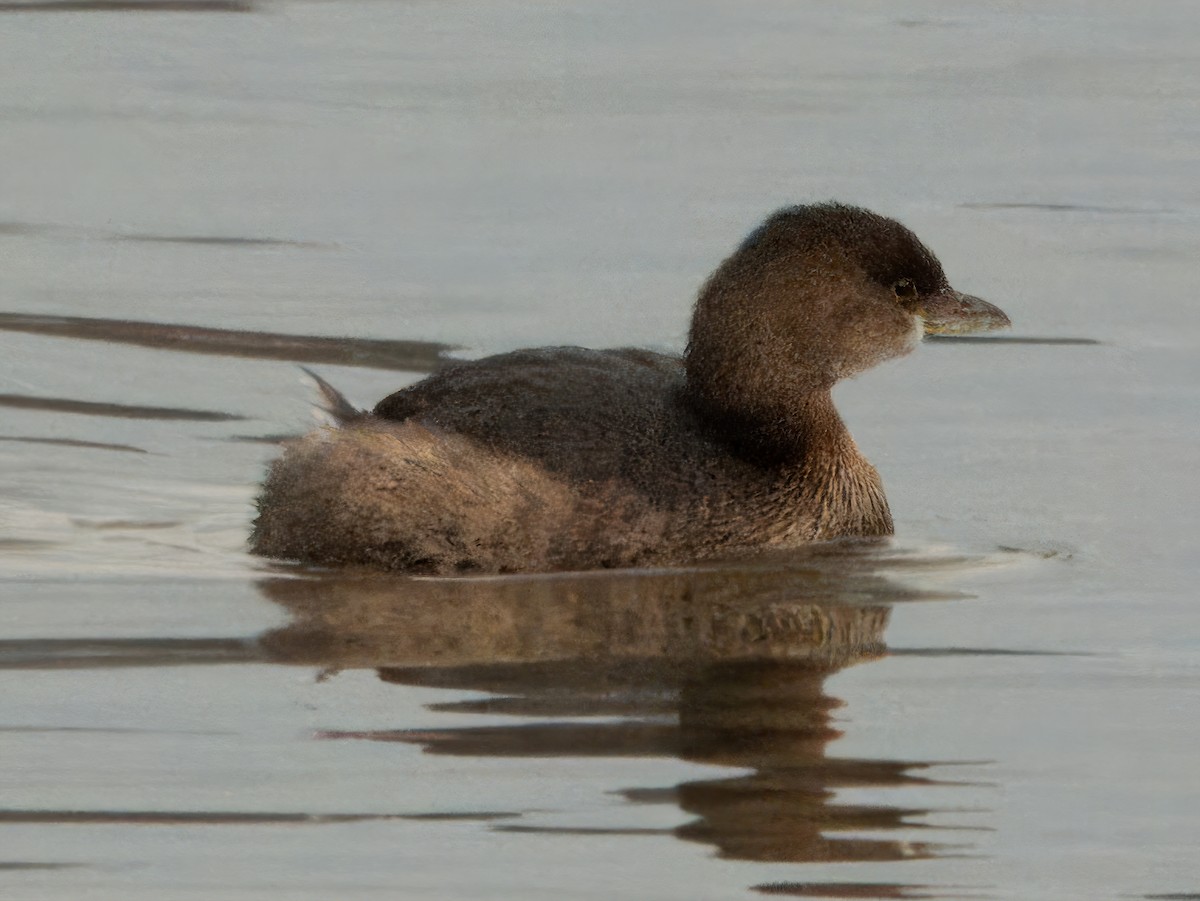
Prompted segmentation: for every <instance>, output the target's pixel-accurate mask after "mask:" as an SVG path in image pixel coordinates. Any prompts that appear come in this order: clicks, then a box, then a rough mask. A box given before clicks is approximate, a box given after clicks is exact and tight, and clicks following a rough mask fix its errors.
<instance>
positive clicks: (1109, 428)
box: [0, 0, 1200, 901]
mask: <svg viewBox="0 0 1200 901" xmlns="http://www.w3.org/2000/svg"><path fill="white" fill-rule="evenodd" d="M160 5H161V4H160ZM43 6H44V4H43ZM73 6H74V8H73V9H70V10H64V9H53V8H51V9H39V8H34V7H29V8H25V9H20V8H15V7H16V5H15V4H12V3H3V4H0V260H2V261H3V265H2V266H0V762H2V764H0V895H2V896H3V897H6V898H8V897H11V898H14V899H30V901H40V899H75V898H95V899H118V898H119V899H202V898H203V899H207V898H223V899H247V901H248V899H282V898H287V899H330V898H348V899H349V898H406V899H407V898H414V899H415V898H421V899H427V898H428V899H447V901H449V899H488V901H490V899H514V901H515V899H531V898H535V899H536V898H547V899H549V898H579V899H590V898H595V899H601V898H603V899H608V898H613V897H631V898H643V899H685V898H686V899H725V898H738V897H746V898H749V897H758V896H761V895H772V894H775V895H782V896H785V897H787V896H790V897H834V898H922V897H934V898H955V899H957V898H1011V899H1075V898H1078V899H1098V898H1160V899H1161V898H1198V897H1200V852H1198V851H1197V850H1196V849H1197V848H1198V847H1200V763H1198V762H1197V756H1196V748H1197V747H1198V746H1200V664H1198V660H1200V614H1198V613H1197V611H1196V609H1195V605H1196V603H1197V598H1196V597H1195V594H1196V590H1195V584H1196V577H1197V575H1198V573H1200V551H1198V550H1197V543H1196V538H1195V535H1196V527H1197V525H1198V523H1197V512H1196V511H1197V509H1200V478H1198V477H1197V474H1196V473H1197V449H1198V446H1200V415H1198V414H1200V404H1198V401H1200V390H1198V387H1197V386H1198V385H1200V314H1198V313H1197V310H1198V308H1200V307H1198V304H1197V298H1196V285H1197V283H1198V281H1200V271H1198V269H1200V267H1198V266H1197V257H1196V247H1197V246H1198V244H1200V19H1198V18H1197V16H1196V11H1195V5H1194V3H1191V2H1177V3H1172V2H1145V3H1139V4H1136V5H1133V4H1126V3H1119V2H1115V0H1112V2H1104V0H1097V2H1090V3H1058V4H1052V5H1045V4H1031V3H1019V2H1004V3H961V4H952V5H951V4H945V3H940V2H934V0H927V2H912V3H907V4H904V5H902V6H897V5H895V4H886V3H876V2H846V3H838V4H824V3H822V4H818V3H811V2H807V3H802V2H788V3H783V2H765V3H756V4H753V5H749V4H733V3H725V4H723V3H673V2H661V3H654V4H635V3H625V2H608V3H598V2H588V0H585V2H582V3H556V2H539V3H534V2H525V0H522V2H517V0H502V2H489V3H479V2H471V0H468V2H460V3H447V2H438V3H432V2H412V3H409V2H405V3H389V2H381V0H339V2H337V3H330V2H317V0H276V2H262V3H256V2H252V3H250V4H246V5H245V6H242V5H239V4H236V3H218V2H215V0H214V2H213V4H212V5H211V6H210V7H208V8H206V7H205V0H194V2H191V3H190V4H189V6H190V7H191V10H190V11H181V10H180V9H172V8H169V7H168V8H165V9H136V8H134V9H129V8H124V7H125V6H128V4H108V8H105V6H104V4H102V3H100V2H99V0H97V2H94V3H92V2H76V3H74V4H73ZM114 7H121V8H114ZM830 197H834V198H838V199H842V200H846V201H850V202H855V203H859V204H863V205H866V206H870V207H873V208H876V209H879V210H880V211H883V212H886V213H889V214H891V215H894V216H897V217H898V218H900V219H902V220H903V221H904V222H906V223H907V224H908V225H910V226H911V227H912V228H913V229H914V230H915V231H916V232H917V233H918V234H919V235H920V236H921V237H922V238H923V239H924V240H925V241H926V242H927V243H928V244H929V245H930V246H931V247H933V248H934V249H935V250H936V252H937V253H938V255H939V256H940V257H941V259H942V261H943V263H944V264H945V267H946V269H947V271H948V273H949V274H950V277H951V279H952V281H953V282H954V284H955V285H956V286H958V287H959V288H961V289H963V290H967V291H970V292H972V293H976V294H979V295H982V296H984V297H987V298H989V299H991V300H993V301H995V302H997V303H998V304H999V305H1000V306H1002V307H1003V308H1004V309H1005V310H1006V311H1007V312H1008V313H1009V314H1010V315H1011V317H1012V319H1013V321H1014V323H1015V328H1014V331H1013V333H1012V334H1013V337H1014V338H1023V339H1032V340H1028V341H1006V342H977V343H974V344H964V343H929V344H927V346H925V347H923V348H921V350H920V352H919V353H918V354H916V355H914V356H913V357H910V358H908V359H906V360H903V361H899V362H895V363H891V364H888V365H886V366H884V367H882V368H880V369H878V370H875V371H873V372H871V373H868V374H867V375H865V376H863V377H862V378H860V379H858V380H856V381H854V382H852V383H848V384H845V385H843V386H841V387H840V388H839V390H838V401H839V405H840V407H841V409H842V411H843V414H844V417H845V418H846V420H847V422H848V423H849V424H850V426H851V428H852V430H853V432H854V434H855V437H856V439H857V440H858V442H859V444H860V445H861V446H862V447H863V448H864V449H865V450H866V452H867V454H868V456H869V457H870V458H871V459H872V461H873V462H874V463H875V464H876V466H877V467H878V468H879V469H880V471H881V472H882V474H883V476H884V479H885V482H886V483H887V486H888V493H889V497H890V499H891V503H892V508H893V511H894V513H895V514H896V527H897V539H896V541H895V542H894V543H893V544H892V545H890V546H889V547H886V548H874V549H870V548H868V549H852V548H831V549H821V550H818V551H816V552H814V553H813V554H801V555H793V556H792V557H789V558H786V559H774V560H766V561H762V562H760V563H757V564H754V565H745V566H741V567H736V568H724V569H722V568H715V569H713V568H708V569H704V570H697V571H675V572H671V571H663V572H649V573H624V574H606V575H592V576H584V577H578V576H560V577H554V578H545V577H543V578H525V579H482V580H473V581H458V582H454V581H449V582H447V581H438V580H401V579H392V580H383V581H379V580H366V581H362V580H355V579H345V578H336V577H317V576H313V575H311V574H302V573H296V572H293V571H289V570H287V569H286V568H273V567H270V566H268V565H266V564H265V563H263V562H262V561H259V560H256V559H254V558H251V557H249V556H248V555H247V554H246V553H245V551H244V540H245V536H246V533H247V529H248V524H249V521H250V519H251V517H252V500H253V496H254V491H255V484H256V482H257V480H258V479H259V478H260V477H261V474H262V471H263V466H264V464H265V462H266V461H267V460H269V459H270V458H271V457H272V456H273V455H274V454H275V453H276V447H275V445H274V444H272V443H271V441H272V440H273V439H275V438H277V437H278V436H280V435H286V434H294V433H296V432H298V431H302V430H304V429H306V428H308V427H309V426H310V425H311V424H312V421H313V419H312V416H311V404H312V402H313V400H314V396H315V392H314V391H313V389H312V386H311V384H309V383H308V382H307V381H306V380H305V379H304V377H303V376H302V375H301V374H300V372H299V370H298V368H297V366H296V365H295V361H308V362H314V363H315V364H316V365H317V368H318V369H319V370H320V371H321V372H322V374H324V375H325V376H326V377H327V378H329V379H330V380H331V381H333V382H334V383H335V384H337V385H338V386H340V387H341V388H343V389H344V390H345V391H346V392H347V393H348V394H349V395H350V396H351V397H352V398H353V399H354V400H355V401H357V402H358V403H361V404H369V403H373V402H374V401H375V400H376V399H378V398H379V397H381V396H382V395H383V394H385V393H386V392H388V391H390V390H392V389H394V388H396V387H398V386H399V385H401V384H404V383H406V382H407V381H411V380H412V379H415V378H417V377H418V372H417V370H420V369H422V368H425V367H427V366H428V365H429V364H430V361H431V360H432V359H433V358H435V357H436V355H437V353H438V351H439V347H438V346H436V345H438V344H442V345H454V346H456V347H457V348H459V350H457V351H455V352H456V353H460V354H468V355H476V354H483V353H488V352H493V351H497V350H502V349H507V348H511V347H516V346H522V345H533V344H544V343H579V344H585V345H590V346H606V345H627V344H639V345H646V346H653V347H665V348H679V347H680V345H681V342H682V336H683V335H684V333H685V330H686V325H687V315H688V311H689V304H690V301H691V299H692V297H693V295H694V292H695V290H696V288H697V286H698V285H699V283H700V282H701V280H702V279H703V278H704V276H705V275H706V274H707V273H708V271H709V270H710V269H711V268H712V267H713V266H714V265H715V264H716V262H717V261H718V260H719V259H720V258H721V257H722V256H723V255H724V254H725V253H727V252H728V251H729V249H730V248H732V247H733V246H734V245H735V244H736V243H737V241H738V240H739V239H740V237H741V236H742V235H743V234H744V233H745V232H747V231H748V230H749V229H750V228H751V227H753V225H754V224H755V223H756V222H757V221H758V220H759V219H760V218H761V217H762V216H763V215H764V214H765V213H766V212H768V211H769V210H771V209H772V208H774V207H777V206H780V205H783V204H786V203H793V202H798V201H804V200H816V199H827V198H830ZM101 319H103V320H111V319H119V320H132V321H134V322H135V323H160V324H161V323H169V324H178V325H185V326H195V327H204V328H208V329H221V330H225V331H224V332H221V333H216V334H214V333H211V332H201V331H189V330H187V329H174V330H165V329H162V328H156V327H154V326H137V325H135V326H113V325H112V324H107V323H104V322H98V321H96V320H101ZM262 332H270V333H278V334H280V335H289V336H299V337H298V338H296V339H295V340H292V339H287V340H285V339H282V338H272V337H270V336H266V335H262V334H255V333H262ZM321 338H353V339H388V340H394V341H398V342H432V343H433V344H419V343H418V344H404V343H401V344H398V345H388V346H383V347H380V346H378V345H370V344H364V343H354V342H344V343H341V344H334V345H330V344H329V342H327V341H326V342H322V341H320V340H318V339H321ZM99 339H104V340H99ZM1048 339H1083V340H1080V341H1075V342H1073V343H1072V342H1067V343H1055V342H1053V341H1051V340H1048ZM192 351H196V352H192ZM351 363H359V364H365V365H345V364H351ZM397 370H399V371H397ZM246 439H264V440H246Z"/></svg>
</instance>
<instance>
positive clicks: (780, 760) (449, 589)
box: [263, 545, 963, 897]
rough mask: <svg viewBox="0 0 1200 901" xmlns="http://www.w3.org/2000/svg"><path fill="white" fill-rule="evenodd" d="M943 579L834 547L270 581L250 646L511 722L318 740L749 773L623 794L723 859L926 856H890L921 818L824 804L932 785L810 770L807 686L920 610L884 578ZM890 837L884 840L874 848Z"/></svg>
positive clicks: (903, 765) (945, 848) (875, 551)
mask: <svg viewBox="0 0 1200 901" xmlns="http://www.w3.org/2000/svg"><path fill="white" fill-rule="evenodd" d="M961 563H962V561H961V560H948V559H946V558H941V559H939V560H931V559H929V558H924V559H921V558H917V557H916V556H914V555H905V554H899V553H896V552H891V553H889V552H887V551H886V550H883V549H881V548H878V547H869V546H860V545H848V546H827V547H824V548H821V549H817V550H813V551H811V552H809V553H807V554H803V555H795V554H793V555H790V556H789V557H788V558H787V559H786V560H773V561H759V562H757V563H755V564H738V565H732V566H723V567H712V568H703V569H697V570H690V571H677V570H676V571H660V572H620V573H589V574H569V575H553V576H534V577H508V578H488V579H466V580H461V579H460V580H433V579H396V578H395V577H392V578H380V577H365V576H360V577H354V576H346V575H338V576H328V575H326V576H319V577H315V578H305V579H277V580H269V581H267V582H265V583H264V584H263V591H264V593H265V594H266V595H267V596H268V597H269V598H270V599H271V600H273V601H275V602H277V603H280V604H282V605H283V606H285V607H286V608H287V609H288V610H289V612H290V613H291V615H292V623H291V624H290V625H289V626H287V627H285V628H283V629H280V630H278V631H276V632H273V633H270V634H268V635H267V636H265V637H264V639H263V641H264V644H265V646H266V647H267V649H268V651H269V652H270V653H271V654H272V655H273V656H274V657H276V658H277V659H281V660H285V661H288V662H292V663H303V664H312V665H316V666H320V667H325V668H327V669H334V670H336V669H344V668H351V667H372V668H376V669H378V671H379V674H380V676H381V678H383V679H384V680H385V681H388V682H393V683H397V684H403V685H416V686H429V687H440V688H455V689H464V690H471V691H485V692H489V693H491V694H492V696H491V697H490V698H487V699H483V700H478V699H472V700H463V701H457V702H453V703H448V704H440V705H435V706H434V709H440V710H447V711H454V712H458V713H464V712H476V713H486V714H493V715H495V714H508V715H512V716H514V717H520V718H521V721H520V722H518V723H514V724H513V725H511V726H481V727H478V728H448V729H443V730H436V731H435V730H406V729H397V730H395V731H373V732H339V733H329V734H328V735H329V737H334V738H344V739H369V740H375V741H399V742H406V743H415V744H419V745H422V746H423V747H424V748H425V749H426V750H427V751H428V752H430V753H435V754H455V755H464V756H492V757H561V756H568V757H569V756H580V757H597V756H621V757H640V756H675V757H679V758H682V759H684V760H688V761H693V762H698V763H706V764H719V765H724V766H729V767H738V768H744V769H747V770H749V771H750V773H749V775H734V776H730V777H728V778H718V779H705V780H700V781H694V782H686V783H683V784H680V785H676V786H672V787H654V786H639V787H629V788H626V789H624V790H623V792H622V794H623V795H624V796H625V797H626V798H627V799H628V801H630V802H631V803H638V804H657V803H671V804H677V805H679V807H681V808H682V809H683V810H684V811H686V812H687V813H688V814H690V815H692V816H693V817H694V818H693V819H691V820H690V821H689V822H688V823H686V824H685V825H683V826H681V827H679V828H678V829H676V830H675V832H676V834H677V835H678V836H679V837H680V838H684V839H687V840H691V841H699V842H705V843H708V844H711V845H713V846H715V847H716V849H717V850H718V852H719V853H720V854H721V855H722V856H725V857H729V858H734V859H741V860H753V861H790V862H802V861H823V862H830V861H895V860H907V859H913V858H927V857H932V856H938V855H940V854H943V853H956V852H957V853H961V851H962V849H963V845H962V844H960V843H957V842H956V843H955V844H954V845H953V846H951V845H945V844H937V843H931V842H920V841H912V840H909V836H910V835H911V833H912V832H913V831H914V830H917V829H920V828H922V824H921V822H920V820H921V818H922V817H924V816H925V815H927V814H930V813H932V812H934V811H932V810H930V809H925V808H909V807H901V806H892V805H888V804H871V805H856V804H848V803H840V802H839V801H838V800H837V798H836V792H837V791H838V790H839V789H843V788H848V787H870V788H877V789H878V788H894V787H903V786H914V785H920V784H931V783H932V781H933V780H930V779H928V778H925V777H923V776H921V775H920V773H921V772H922V771H923V770H925V769H926V768H927V767H928V766H929V764H928V763H924V762H920V761H901V760H876V759H851V758H839V757H831V756H828V755H827V750H828V746H829V744H830V742H832V741H834V740H835V739H836V738H837V737H838V736H839V735H840V734H841V733H840V732H839V731H838V730H837V729H836V728H834V726H833V725H832V711H834V710H835V709H836V708H837V707H839V706H841V702H840V701H838V700H837V699H835V698H833V697H831V696H830V695H828V694H827V693H826V692H825V689H824V683H825V679H826V678H827V677H828V676H829V675H830V674H832V673H834V672H836V671H838V670H839V669H842V668H843V667H846V666H848V665H850V664H853V663H859V662H863V661H868V660H871V659H874V658H877V657H880V656H882V655H883V654H885V653H886V649H885V645H884V630H885V628H886V626H887V622H888V618H889V614H890V611H891V607H892V605H893V604H895V603H899V602H905V601H911V600H922V599H930V598H933V597H935V596H934V595H932V594H930V593H929V592H922V591H919V590H914V589H912V588H906V587H902V585H901V584H900V583H899V582H897V581H896V580H895V579H894V575H895V573H896V572H897V571H899V570H903V569H905V568H911V569H919V568H923V567H930V566H936V567H939V568H940V567H946V566H956V565H959V564H961ZM939 597H946V596H945V595H940V596H939ZM584 717H586V718H588V719H587V720H583V721H581V720H580V719H579V718H584ZM596 717H608V718H609V719H608V720H607V721H597V720H596V719H595V718H596ZM530 720H533V721H532V722H531V721H530ZM496 828H500V829H505V830H511V831H572V832H585V833H586V832H588V831H596V832H604V831H614V830H602V829H598V830H587V829H582V830H581V829H572V830H557V829H554V828H552V827H538V826H522V825H519V824H506V825H501V826H497V827H496ZM889 830H894V831H896V832H897V833H903V834H902V835H900V834H898V835H897V836H896V837H895V838H889V837H887V836H886V833H887V832H888V831H889ZM615 831H624V830H615ZM630 831H634V832H636V831H637V830H630ZM881 834H883V837H879V836H880V835H881ZM952 849H953V850H952ZM863 897H870V895H867V896H863Z"/></svg>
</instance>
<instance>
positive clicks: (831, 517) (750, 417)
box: [688, 383, 892, 540]
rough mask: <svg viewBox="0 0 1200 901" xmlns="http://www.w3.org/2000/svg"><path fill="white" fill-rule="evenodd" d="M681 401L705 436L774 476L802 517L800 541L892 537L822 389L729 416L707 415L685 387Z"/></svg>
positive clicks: (706, 407)
mask: <svg viewBox="0 0 1200 901" xmlns="http://www.w3.org/2000/svg"><path fill="white" fill-rule="evenodd" d="M688 394H689V403H690V404H691V405H692V407H693V409H694V410H695V411H696V413H697V415H698V416H700V417H701V419H702V420H703V421H704V423H705V425H706V427H707V429H708V430H709V432H710V434H712V435H713V436H714V437H715V438H716V439H718V440H720V441H722V442H724V443H726V444H728V445H729V446H731V447H732V448H733V449H734V450H735V451H736V452H737V453H738V454H739V455H740V456H742V457H744V458H746V459H747V460H750V461H752V462H754V463H756V464H758V465H760V466H763V467H765V468H769V469H772V470H774V471H775V472H776V473H777V476H778V485H779V489H780V492H781V495H782V496H783V497H785V498H786V499H787V502H788V503H789V505H791V506H793V507H795V508H796V509H801V510H804V511H806V513H807V514H808V515H807V516H806V517H805V523H806V525H804V529H805V530H806V532H807V534H806V535H805V536H804V537H805V538H806V539H810V540H811V539H822V538H831V537H839V536H845V535H861V536H876V535H890V534H891V533H892V518H891V513H890V511H889V509H888V504H887V498H886V497H885V496H884V493H883V483H882V481H881V480H880V478H879V473H878V472H876V470H875V467H873V466H872V465H871V464H870V463H869V462H868V461H867V459H866V457H864V456H863V454H862V452H861V451H860V450H859V449H858V446H857V445H856V444H855V443H854V439H853V438H852V437H851V436H850V432H849V430H848V429H847V428H846V426H845V424H844V423H843V422H842V418H841V416H839V415H838V412H837V409H836V408H835V407H834V405H833V398H832V396H831V395H830V391H829V389H828V388H817V389H812V390H809V391H805V392H800V393H797V394H795V395H792V396H791V397H789V398H788V399H787V402H786V403H778V404H767V403H763V402H760V404H759V405H758V406H757V407H754V408H747V407H745V406H740V408H739V409H738V410H736V411H733V410H728V409H721V408H719V407H714V406H713V405H712V402H711V399H708V398H706V397H705V396H704V395H703V393H702V392H700V391H698V390H697V389H696V387H695V386H694V385H691V384H690V383H689V386H688Z"/></svg>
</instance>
